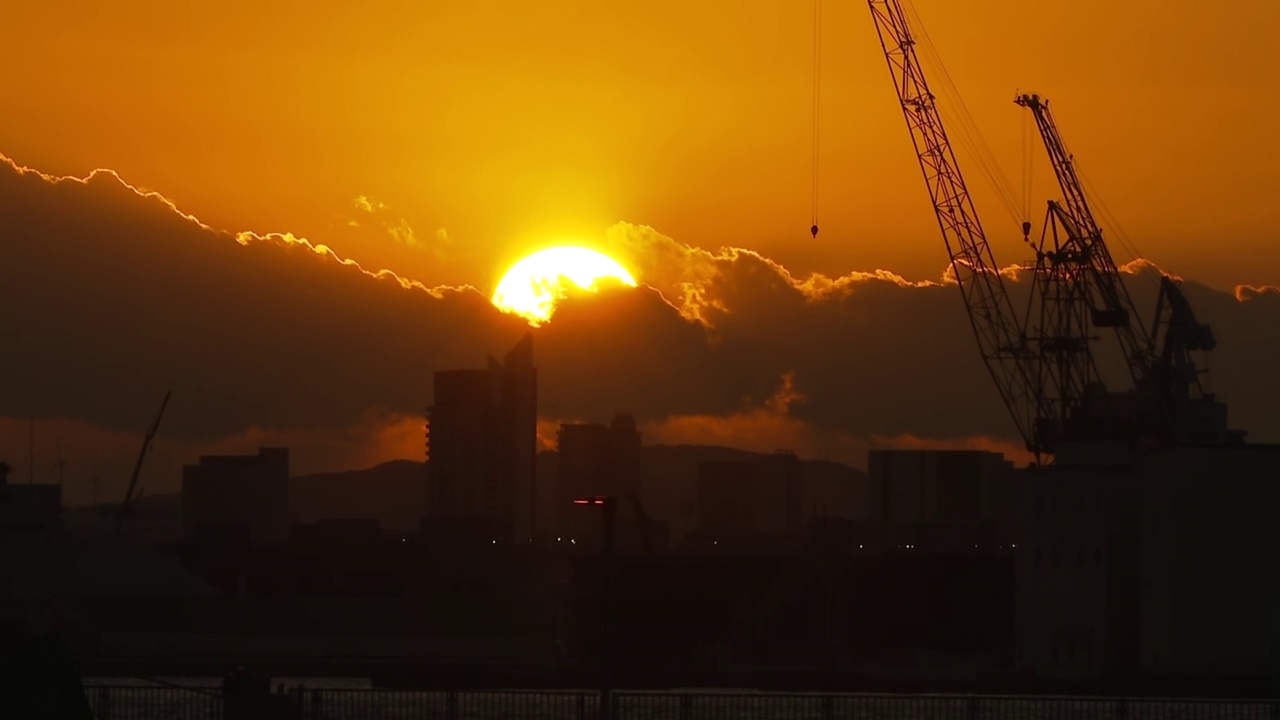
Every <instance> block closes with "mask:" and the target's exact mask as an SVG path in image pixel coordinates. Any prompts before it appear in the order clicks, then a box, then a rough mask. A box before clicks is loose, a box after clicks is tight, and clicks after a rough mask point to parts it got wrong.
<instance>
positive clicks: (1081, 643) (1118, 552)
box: [1016, 442, 1280, 679]
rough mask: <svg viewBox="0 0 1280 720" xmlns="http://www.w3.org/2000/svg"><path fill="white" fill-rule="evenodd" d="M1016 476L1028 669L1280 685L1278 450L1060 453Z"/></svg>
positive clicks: (1096, 447) (1083, 447) (1084, 446)
mask: <svg viewBox="0 0 1280 720" xmlns="http://www.w3.org/2000/svg"><path fill="white" fill-rule="evenodd" d="M1017 475H1018V488H1019V490H1020V492H1019V495H1018V498H1019V511H1018V517H1019V518H1020V523H1019V527H1018V530H1017V532H1018V548H1017V550H1016V561H1017V582H1016V588H1017V602H1016V607H1017V657H1018V664H1019V666H1020V667H1021V668H1022V669H1025V670H1028V671H1032V672H1035V673H1037V674H1040V675H1044V676H1051V677H1065V678H1073V677H1074V678H1098V677H1102V676H1112V677H1115V676H1121V677H1124V676H1131V675H1133V674H1136V673H1141V674H1143V675H1147V676H1152V675H1157V676H1158V675H1164V676H1166V677H1180V678H1186V677H1195V678H1200V679H1223V678H1226V677H1232V676H1234V677H1235V678H1240V677H1253V678H1257V677H1271V678H1274V677H1275V672H1276V668H1280V622H1277V617H1280V616H1278V615H1277V610H1276V608H1280V577H1278V576H1277V575H1276V574H1275V573H1274V572H1272V571H1271V566H1272V565H1273V564H1274V561H1275V558H1276V556H1277V554H1278V553H1280V532H1278V531H1277V530H1276V524H1275V515H1276V508H1277V507H1280V482H1277V481H1278V480H1280V446H1277V445H1271V446H1247V445H1241V446H1219V447H1168V448H1162V449H1160V450H1158V451H1155V452H1148V453H1145V454H1134V453H1132V452H1131V451H1130V450H1129V448H1128V447H1127V446H1124V445H1123V444H1108V443H1083V442H1077V443H1069V444H1068V443H1063V444H1061V445H1060V446H1059V448H1058V451H1057V453H1056V457H1055V464H1054V465H1053V466H1049V467H1038V468H1028V469H1026V470H1021V471H1018V473H1017Z"/></svg>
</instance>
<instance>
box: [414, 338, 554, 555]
mask: <svg viewBox="0 0 1280 720" xmlns="http://www.w3.org/2000/svg"><path fill="white" fill-rule="evenodd" d="M537 424H538V372H537V370H536V369H535V368H534V366H533V335H532V334H528V335H526V336H525V337H524V339H522V340H521V341H520V342H519V343H517V344H516V346H515V347H514V348H512V350H511V352H509V353H507V355H506V357H504V358H503V362H501V363H499V362H498V361H497V360H495V359H494V358H492V357H490V358H489V364H488V367H487V368H485V369H483V370H443V371H440V372H437V373H435V377H434V401H433V405H432V406H431V408H430V409H429V410H428V421H427V457H428V480H427V514H426V518H425V519H424V523H423V529H424V531H426V532H427V533H429V534H430V533H439V534H443V535H446V536H454V537H464V536H465V537H470V538H472V539H473V540H488V541H490V542H492V541H497V542H503V543H511V542H528V541H529V540H530V539H532V538H533V536H534V533H535V532H536V530H537V528H536V522H535V521H534V507H535V505H534V493H535V487H534V470H535V465H536V461H537V451H538V447H537Z"/></svg>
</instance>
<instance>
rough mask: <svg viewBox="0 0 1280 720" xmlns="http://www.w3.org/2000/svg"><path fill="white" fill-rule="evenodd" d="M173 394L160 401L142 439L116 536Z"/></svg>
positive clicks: (121, 526)
mask: <svg viewBox="0 0 1280 720" xmlns="http://www.w3.org/2000/svg"><path fill="white" fill-rule="evenodd" d="M172 394H173V391H172V390H170V391H168V392H166V393H165V394H164V399H163V400H161V401H160V411H159V412H157V413H156V419H155V422H153V423H151V427H150V429H148V430H147V436H146V437H145V438H144V439H143V440H142V449H141V450H139V451H138V461H137V462H136V463H134V465H133V475H132V476H130V478H129V489H128V490H127V491H125V494H124V502H123V503H121V505H120V515H119V516H118V517H117V518H116V536H117V537H119V536H120V532H121V530H122V529H123V528H124V521H125V517H126V516H127V515H128V514H129V510H130V509H131V508H130V503H131V502H132V501H133V500H134V496H133V491H134V488H136V487H137V485H138V475H139V473H141V472H142V461H143V460H145V459H146V457H147V451H148V450H150V449H151V441H152V440H154V439H155V437H156V431H157V430H159V429H160V419H161V418H163V417H164V409H165V407H166V406H167V405H168V404H169V396H170V395H172Z"/></svg>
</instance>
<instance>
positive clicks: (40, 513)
mask: <svg viewBox="0 0 1280 720" xmlns="http://www.w3.org/2000/svg"><path fill="white" fill-rule="evenodd" d="M9 469H10V468H9V465H8V464H6V463H2V462H0V539H4V538H6V537H13V536H18V535H24V536H49V535H52V534H54V533H55V532H57V529H58V526H59V524H60V523H61V518H62V486H60V485H35V484H23V485H15V484H10V483H9V478H8V476H9Z"/></svg>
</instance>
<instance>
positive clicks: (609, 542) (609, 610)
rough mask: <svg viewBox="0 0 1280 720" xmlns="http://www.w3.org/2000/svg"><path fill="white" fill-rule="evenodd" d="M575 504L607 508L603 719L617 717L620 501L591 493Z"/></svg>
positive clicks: (602, 593) (602, 592) (603, 552)
mask: <svg viewBox="0 0 1280 720" xmlns="http://www.w3.org/2000/svg"><path fill="white" fill-rule="evenodd" d="M573 504H574V505H583V506H589V507H599V508H601V509H602V510H604V531H603V533H602V537H601V547H600V555H601V559H602V561H603V568H602V570H601V573H600V578H601V579H600V585H601V589H600V597H601V599H602V600H603V603H604V608H603V610H604V612H603V613H601V615H602V616H603V618H604V638H603V640H602V642H601V643H600V656H601V657H600V715H599V717H600V720H610V719H611V718H612V717H613V687H612V685H613V678H612V677H611V670H612V667H611V665H612V660H613V614H614V609H613V604H614V603H613V572H614V553H613V530H614V525H615V521H616V520H617V518H618V502H617V499H616V498H613V497H609V496H607V495H591V496H586V497H579V498H574V500H573Z"/></svg>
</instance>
